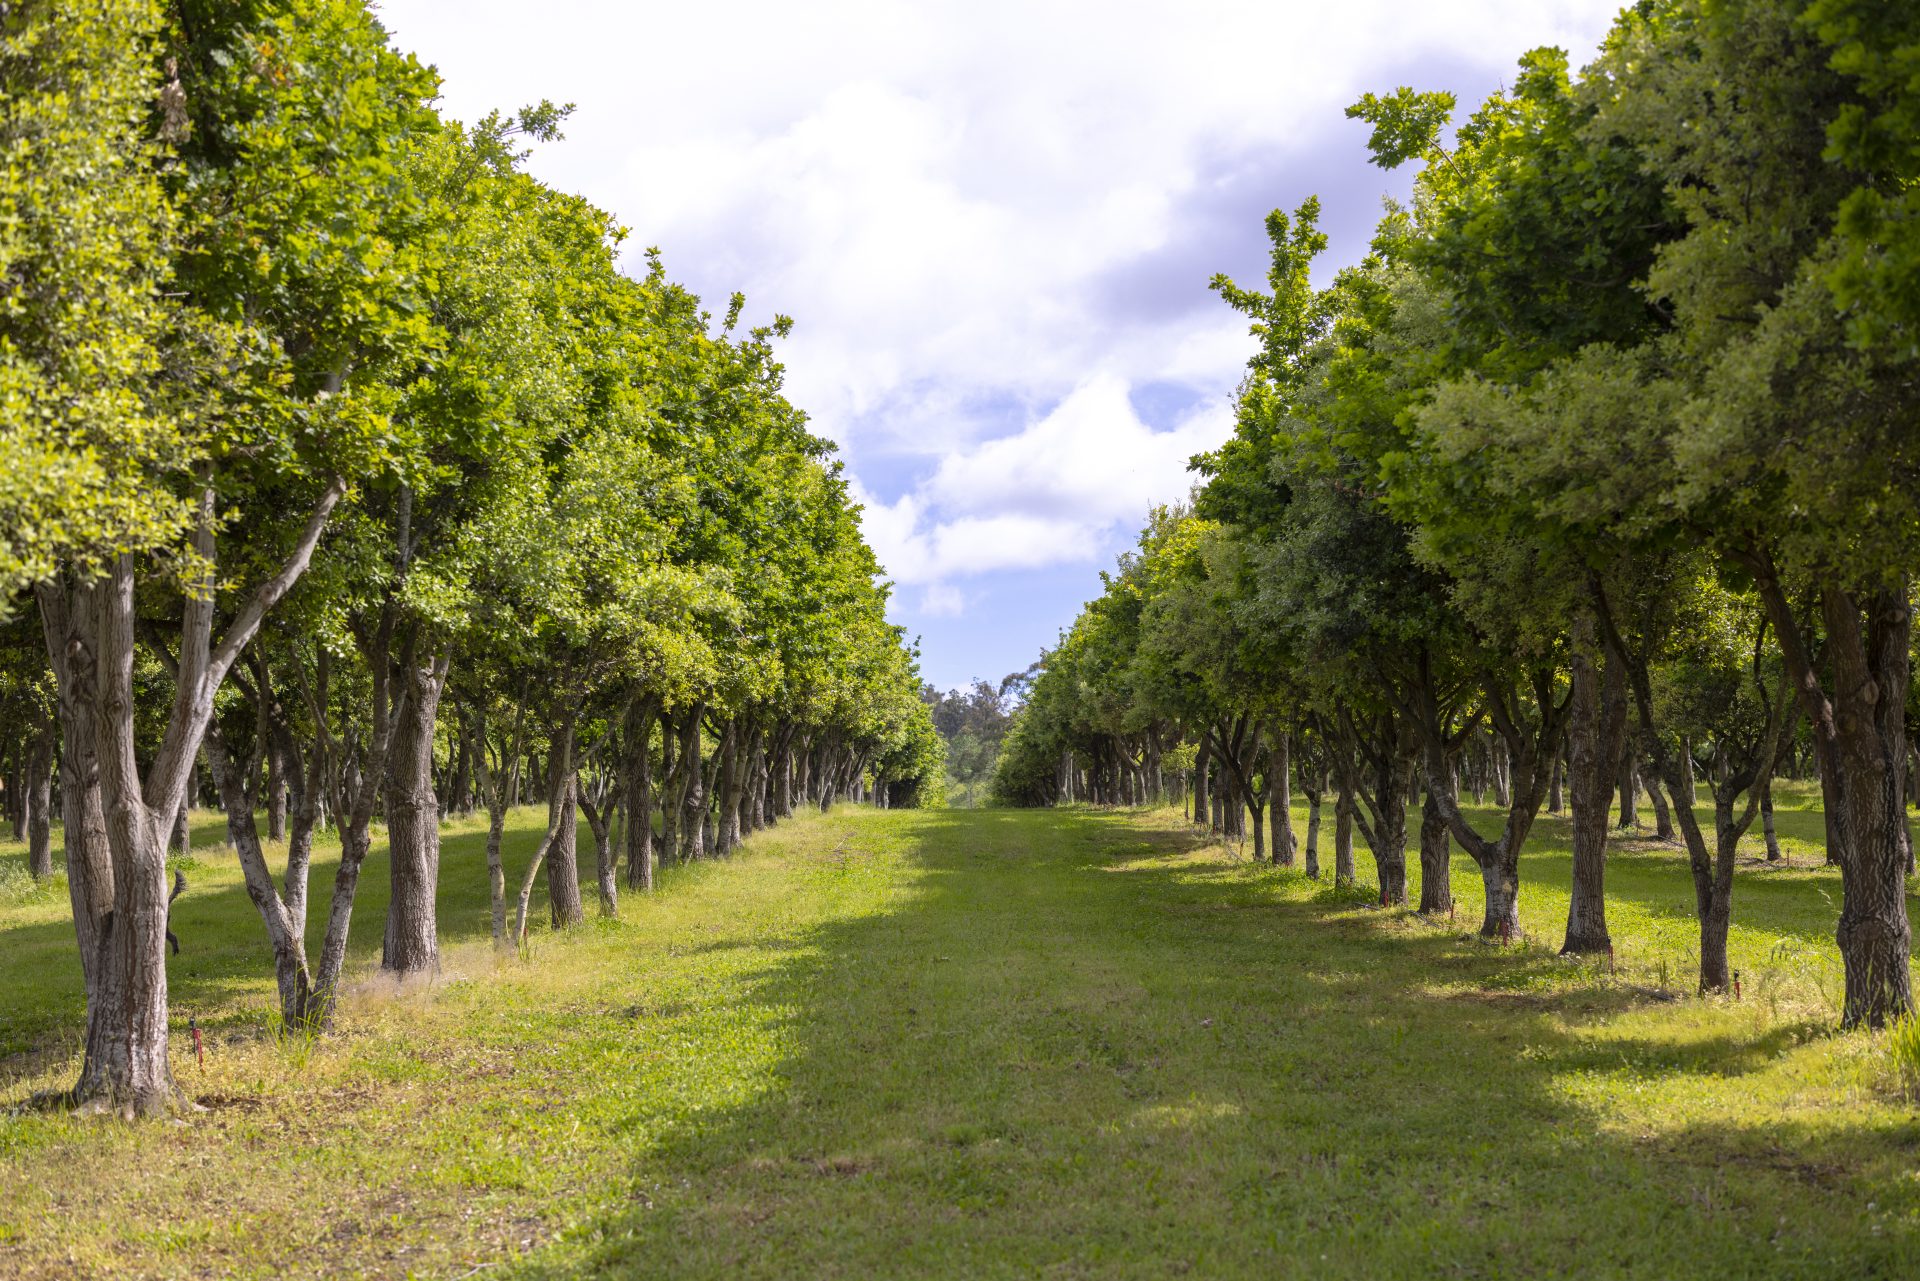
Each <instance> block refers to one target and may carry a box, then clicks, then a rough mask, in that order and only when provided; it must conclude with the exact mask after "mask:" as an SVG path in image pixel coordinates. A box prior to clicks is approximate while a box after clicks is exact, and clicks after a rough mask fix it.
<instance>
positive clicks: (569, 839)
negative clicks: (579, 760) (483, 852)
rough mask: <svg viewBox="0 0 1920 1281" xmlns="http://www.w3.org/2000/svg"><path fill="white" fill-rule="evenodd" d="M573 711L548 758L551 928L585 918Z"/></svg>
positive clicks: (576, 923)
mask: <svg viewBox="0 0 1920 1281" xmlns="http://www.w3.org/2000/svg"><path fill="white" fill-rule="evenodd" d="M573 725H574V720H573V714H572V712H571V711H569V712H568V713H566V715H565V718H564V719H563V720H562V722H561V724H560V725H559V726H558V727H557V728H556V729H555V730H554V733H553V750H552V752H551V753H550V754H549V757H548V761H547V827H548V828H549V829H550V830H551V831H552V832H553V839H552V841H551V842H549V844H548V847H547V903H548V905H549V908H550V916H551V920H552V924H553V928H555V929H557V930H559V929H566V928H568V927H570V926H574V925H579V924H580V923H581V922H583V921H585V920H586V919H587V910H586V908H585V906H583V905H582V903H581V902H580V857H579V848H578V843H577V826H578V824H577V822H576V820H575V817H574V789H576V788H577V787H579V785H580V779H579V770H578V769H577V768H576V766H575V765H574V761H573Z"/></svg>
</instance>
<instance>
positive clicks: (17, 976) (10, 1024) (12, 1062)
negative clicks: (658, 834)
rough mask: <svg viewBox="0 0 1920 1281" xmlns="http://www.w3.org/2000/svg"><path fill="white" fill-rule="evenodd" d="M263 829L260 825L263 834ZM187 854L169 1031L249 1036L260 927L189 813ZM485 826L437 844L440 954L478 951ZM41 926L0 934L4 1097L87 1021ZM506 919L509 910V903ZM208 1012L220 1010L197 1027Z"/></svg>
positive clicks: (524, 820)
mask: <svg viewBox="0 0 1920 1281" xmlns="http://www.w3.org/2000/svg"><path fill="white" fill-rule="evenodd" d="M532 812H533V811H532V810H525V811H520V812H518V813H516V816H515V818H514V819H512V820H510V821H509V824H508V827H507V832H506V838H505V841H504V843H503V847H502V848H503V852H504V858H505V860H506V865H507V873H508V881H509V896H511V894H512V892H513V887H515V886H517V884H518V878H519V876H520V874H521V872H522V871H523V870H524V868H525V866H526V862H527V860H528V859H530V858H531V857H532V855H533V851H534V849H535V847H536V845H537V844H538V842H539V838H540V835H541V832H542V830H543V828H542V826H540V824H543V823H544V812H542V813H541V815H540V817H539V819H538V820H536V819H534V818H530V817H528V815H529V814H531V813H532ZM264 828H265V824H264V822H263V823H262V830H263V831H264ZM192 829H193V849H192V852H191V854H190V856H189V857H188V859H187V860H186V861H185V862H184V864H183V863H182V862H181V861H180V860H178V859H175V860H174V861H173V865H175V866H184V867H185V869H186V875H187V881H188V888H187V892H186V893H185V894H183V895H181V897H180V898H179V899H178V900H176V901H175V903H174V905H173V909H172V914H171V917H170V925H171V928H172V929H173V932H174V933H175V935H176V936H177V937H178V938H179V940H180V952H179V955H177V956H175V955H169V957H168V959H167V984H168V996H169V1001H170V1004H171V1008H172V1014H173V1022H174V1024H175V1025H176V1029H178V1028H183V1027H184V1026H185V1025H186V1021H187V1019H188V1017H189V1016H195V1017H198V1018H199V1019H200V1023H201V1025H202V1026H203V1027H205V1028H207V1029H208V1030H209V1032H210V1033H224V1034H234V1035H250V1034H253V1033H255V1032H261V1031H265V1030H266V1029H268V1028H270V1027H271V1026H272V1024H273V1022H274V1017H275V1015H274V1012H275V1010H276V1009H277V1006H276V1004H275V995H274V985H273V953H272V949H271V948H270V947H269V945H268V943H267V936H266V927H265V926H264V925H262V924H261V921H260V916H259V913H258V912H257V911H256V910H255V909H254V906H253V903H252V901H251V900H250V899H249V898H248V897H247V892H246V885H245V882H244V881H243V879H242V877H241V874H240V866H239V861H238V859H237V858H236V857H235V856H234V855H233V854H232V853H231V852H230V850H229V849H228V847H227V845H226V838H227V828H226V820H225V818H224V817H223V816H222V815H220V814H218V813H213V812H204V811H202V812H196V813H195V815H194V820H193V823H192ZM330 838H331V833H323V834H321V837H320V840H318V841H316V845H315V849H314V861H313V866H312V870H311V872H310V875H309V881H308V900H307V920H308V925H307V954H308V957H309V958H310V959H311V960H312V961H313V962H315V963H318V960H319V952H320V943H321V940H322V938H323V937H324V935H325V933H326V928H327V913H328V911H329V909H330V905H331V902H332V896H333V881H334V874H335V872H336V871H337V870H338V868H339V865H340V851H339V846H338V845H337V844H335V843H333V841H332V840H331V839H330ZM486 844H487V834H486V821H485V817H484V816H478V817H468V818H461V819H456V820H455V821H454V822H453V823H451V824H449V826H448V827H447V828H446V829H445V830H443V832H442V834H441V838H440V885H439V894H438V899H437V906H438V913H439V932H440V945H441V949H442V951H443V952H447V951H451V950H452V949H454V948H456V947H459V946H461V945H463V944H468V943H478V942H484V941H486V940H487V939H488V938H489V937H490V934H491V928H492V925H491V909H490V905H489V900H488V896H487V874H486ZM59 849H60V829H59V828H58V827H56V828H55V829H54V854H55V859H56V862H57V861H58V859H59V857H60V853H59ZM15 857H18V858H20V859H21V860H24V858H25V853H24V851H23V850H18V851H8V852H4V853H0V859H12V858H15ZM285 859H286V847H285V846H284V845H283V844H281V845H271V846H269V847H268V849H267V861H268V866H269V867H270V868H272V869H273V871H274V872H275V878H276V882H277V881H278V878H279V874H280V872H281V871H282V870H283V869H284V867H285ZM579 860H580V878H581V885H582V887H583V890H582V893H583V897H584V898H585V900H586V902H587V903H588V904H589V910H590V911H591V905H592V903H593V902H594V895H595V893H596V892H597V891H596V890H595V886H594V869H593V850H592V844H591V841H590V840H583V841H582V848H581V850H580V853H579ZM388 866H389V865H388V858H387V846H386V840H385V836H384V833H382V832H380V831H379V829H376V830H375V835H374V843H373V848H372V850H371V851H370V853H369V854H368V856H367V861H366V863H365V864H364V865H363V866H362V867H361V871H360V882H359V887H358V892H357V893H356V895H355V897H354V908H353V922H352V928H351V930H350V932H349V941H348V955H349V966H350V967H351V966H366V965H370V964H372V963H373V962H374V961H375V960H376V959H377V958H378V956H379V951H380V945H381V939H382V935H383V933H384V931H385V927H386V913H387V903H388V900H389V899H390V898H391V886H390V883H389V872H388ZM679 870H680V869H678V868H676V867H673V866H670V865H669V866H665V867H663V868H662V869H661V872H660V875H661V877H662V883H663V884H666V883H670V882H671V880H672V879H673V878H674V876H675V875H676V874H677V873H678V872H679ZM544 900H545V883H544V881H543V882H542V884H541V886H540V888H539V891H538V894H537V896H536V904H535V912H534V914H533V929H534V931H535V932H538V931H540V930H542V929H544V928H545V921H546V919H547V917H546V911H545V907H544ZM30 909H31V914H32V915H33V916H35V917H39V918H42V919H35V920H31V921H29V922H26V923H22V924H14V925H8V926H5V927H0V1091H4V1090H7V1089H10V1088H12V1086H13V1084H14V1082H15V1081H16V1080H18V1079H19V1077H20V1076H21V1075H22V1074H23V1073H35V1072H38V1071H39V1070H41V1067H42V1066H43V1065H44V1062H45V1061H46V1059H47V1056H48V1055H49V1054H53V1053H58V1052H60V1050H61V1049H62V1048H63V1047H64V1048H67V1049H71V1048H73V1047H75V1046H77V1044H78V1041H79V1038H80V1036H81V1033H82V1028H83V1025H84V1021H85V1017H86V993H85V990H84V988H83V986H82V983H81V975H80V959H79V953H78V949H77V947H76V946H75V942H74V935H73V923H72V918H71V914H70V911H69V908H68V903H67V898H66V892H65V890H64V889H62V890H61V891H60V893H59V894H58V896H57V897H55V898H48V899H47V900H45V901H44V902H38V901H36V902H35V903H33V904H31V905H30ZM509 909H510V910H511V903H509ZM26 910H27V909H26V908H23V906H22V905H21V904H18V903H15V904H0V920H5V919H8V917H10V916H11V917H18V916H20V915H23V914H26ZM207 1011H222V1013H220V1014H217V1015H214V1016H212V1017H208V1015H207Z"/></svg>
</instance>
